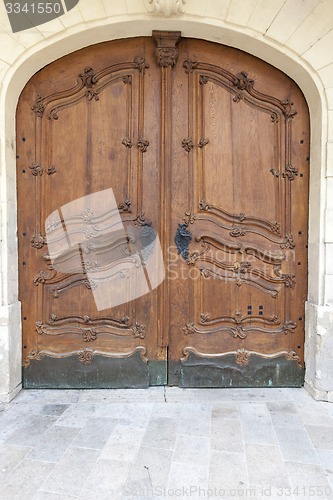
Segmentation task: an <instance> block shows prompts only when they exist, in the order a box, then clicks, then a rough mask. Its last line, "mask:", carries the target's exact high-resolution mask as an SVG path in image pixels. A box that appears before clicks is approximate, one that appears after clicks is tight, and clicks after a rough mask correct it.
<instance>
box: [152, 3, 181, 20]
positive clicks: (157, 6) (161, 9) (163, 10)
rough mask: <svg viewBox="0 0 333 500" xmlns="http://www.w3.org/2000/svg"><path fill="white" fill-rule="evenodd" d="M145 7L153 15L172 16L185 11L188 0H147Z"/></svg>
mask: <svg viewBox="0 0 333 500" xmlns="http://www.w3.org/2000/svg"><path fill="white" fill-rule="evenodd" d="M144 3H145V7H146V9H147V11H148V12H149V14H151V15H153V16H161V17H172V16H179V15H181V14H183V13H184V5H185V4H186V0H145V2H144Z"/></svg>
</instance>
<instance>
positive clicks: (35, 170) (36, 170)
mask: <svg viewBox="0 0 333 500" xmlns="http://www.w3.org/2000/svg"><path fill="white" fill-rule="evenodd" d="M29 168H30V170H31V173H32V175H34V176H35V177H37V176H38V175H40V176H42V175H43V172H44V169H43V167H41V166H40V165H38V163H33V164H32V165H30V167H29Z"/></svg>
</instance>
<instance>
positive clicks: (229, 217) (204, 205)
mask: <svg viewBox="0 0 333 500" xmlns="http://www.w3.org/2000/svg"><path fill="white" fill-rule="evenodd" d="M199 210H200V211H201V212H210V213H212V214H213V215H216V216H217V217H218V218H219V219H221V220H225V221H227V222H234V221H237V222H246V224H247V226H237V225H236V224H233V225H232V227H231V228H230V235H231V236H235V237H238V236H245V234H246V232H248V231H251V226H257V227H260V228H262V229H265V230H267V231H270V232H272V233H277V234H280V232H281V225H280V223H279V222H270V221H267V220H265V219H261V218H259V217H253V216H251V215H249V216H248V215H245V214H244V213H239V214H231V213H229V212H227V211H226V210H224V209H223V208H221V207H217V206H216V205H213V204H211V203H208V202H207V201H205V200H200V202H199ZM223 227H224V229H228V227H227V226H223Z"/></svg>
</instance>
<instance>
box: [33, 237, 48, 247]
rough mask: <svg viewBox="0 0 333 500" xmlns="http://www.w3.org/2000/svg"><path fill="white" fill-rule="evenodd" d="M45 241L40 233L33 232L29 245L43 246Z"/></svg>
mask: <svg viewBox="0 0 333 500" xmlns="http://www.w3.org/2000/svg"><path fill="white" fill-rule="evenodd" d="M45 243H46V238H45V236H42V235H41V234H40V233H37V234H34V235H33V237H32V238H31V246H32V248H43V246H44V245H45Z"/></svg>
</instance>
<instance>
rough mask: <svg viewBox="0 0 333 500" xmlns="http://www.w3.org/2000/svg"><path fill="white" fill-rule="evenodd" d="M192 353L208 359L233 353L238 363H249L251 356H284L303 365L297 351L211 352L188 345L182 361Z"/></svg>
mask: <svg viewBox="0 0 333 500" xmlns="http://www.w3.org/2000/svg"><path fill="white" fill-rule="evenodd" d="M191 353H193V354H195V356H198V357H200V358H208V359H216V358H223V357H225V356H230V355H232V354H233V355H234V356H235V361H236V362H237V363H238V364H246V363H248V361H249V358H250V357H251V356H258V357H260V358H264V359H276V358H280V357H284V358H286V359H288V360H291V361H295V362H296V363H297V364H298V365H299V367H300V368H301V367H302V365H301V361H300V357H299V356H298V355H297V354H296V352H295V351H279V352H274V353H270V354H264V353H262V352H257V351H250V350H246V349H237V350H236V351H228V352H222V353H214V354H211V353H204V352H200V351H198V350H197V349H195V348H194V347H190V346H188V347H185V348H184V349H183V357H182V358H180V361H181V362H182V363H185V362H186V361H187V359H188V357H189V355H190V354H191ZM237 360H238V361H237Z"/></svg>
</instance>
